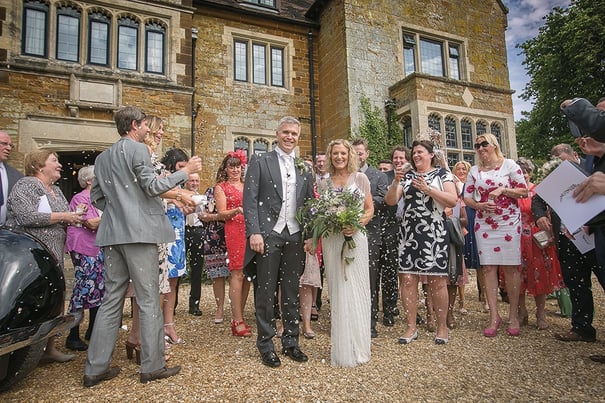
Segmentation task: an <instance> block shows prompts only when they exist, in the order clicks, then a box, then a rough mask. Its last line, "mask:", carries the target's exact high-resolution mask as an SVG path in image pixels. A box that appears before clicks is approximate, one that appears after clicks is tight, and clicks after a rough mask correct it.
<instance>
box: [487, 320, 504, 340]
mask: <svg viewBox="0 0 605 403" xmlns="http://www.w3.org/2000/svg"><path fill="white" fill-rule="evenodd" d="M500 323H502V318H501V317H500V316H498V319H496V327H495V328H491V327H486V328H485V329H483V335H484V336H485V337H496V334H497V333H498V328H499V327H500Z"/></svg>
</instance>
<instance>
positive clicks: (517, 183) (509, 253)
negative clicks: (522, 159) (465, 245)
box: [464, 159, 527, 266]
mask: <svg viewBox="0 0 605 403" xmlns="http://www.w3.org/2000/svg"><path fill="white" fill-rule="evenodd" d="M499 187H505V188H508V189H514V188H526V187H527V185H526V183H525V178H524V177H523V172H522V171H521V168H520V167H519V165H517V163H516V162H515V161H513V160H511V159H505V160H504V161H503V162H502V165H501V166H499V167H497V168H495V169H492V170H487V171H481V170H479V167H477V166H476V165H475V166H473V167H472V168H471V170H470V172H469V175H468V177H467V180H466V186H465V187H464V192H465V193H464V196H465V197H469V198H472V199H474V200H476V201H477V202H479V203H485V202H487V201H488V195H489V193H490V192H491V191H493V190H495V189H497V188H499ZM475 190H477V191H476V192H475ZM493 202H494V203H495V204H496V209H495V210H494V211H493V212H488V211H480V210H477V214H476V216H475V227H474V231H475V238H476V240H477V250H478V251H479V261H480V263H481V265H483V266H485V265H489V266H494V265H495V266H497V265H507V266H516V265H520V264H521V209H520V208H519V203H518V201H517V199H515V198H512V197H508V196H505V195H500V196H499V197H498V198H496V200H494V201H493Z"/></svg>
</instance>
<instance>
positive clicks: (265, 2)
mask: <svg viewBox="0 0 605 403" xmlns="http://www.w3.org/2000/svg"><path fill="white" fill-rule="evenodd" d="M244 1H245V2H246V3H252V4H259V5H261V6H269V7H273V8H275V0H244Z"/></svg>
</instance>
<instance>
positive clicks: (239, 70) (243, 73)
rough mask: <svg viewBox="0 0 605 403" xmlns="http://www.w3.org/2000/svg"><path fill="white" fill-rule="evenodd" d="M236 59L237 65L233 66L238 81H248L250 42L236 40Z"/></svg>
mask: <svg viewBox="0 0 605 403" xmlns="http://www.w3.org/2000/svg"><path fill="white" fill-rule="evenodd" d="M234 52H235V55H234V60H235V66H234V68H233V70H234V73H235V79H236V80H238V81H248V69H247V60H248V44H247V43H245V42H237V41H236V42H235V44H234Z"/></svg>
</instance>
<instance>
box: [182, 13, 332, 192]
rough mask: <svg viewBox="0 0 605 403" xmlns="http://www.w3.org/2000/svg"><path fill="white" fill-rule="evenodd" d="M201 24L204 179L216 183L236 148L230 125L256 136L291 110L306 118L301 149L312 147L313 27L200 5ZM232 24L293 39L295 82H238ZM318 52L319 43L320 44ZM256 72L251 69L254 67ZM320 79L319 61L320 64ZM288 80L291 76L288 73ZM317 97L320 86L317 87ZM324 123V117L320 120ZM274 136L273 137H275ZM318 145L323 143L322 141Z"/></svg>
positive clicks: (198, 59)
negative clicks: (310, 49)
mask: <svg viewBox="0 0 605 403" xmlns="http://www.w3.org/2000/svg"><path fill="white" fill-rule="evenodd" d="M193 26H194V27H198V29H199V34H198V38H199V39H198V42H197V49H196V52H197V53H196V102H199V103H200V105H201V108H200V110H199V115H198V117H197V122H196V128H197V134H196V135H197V139H196V144H197V147H198V148H197V149H198V150H200V154H201V155H203V157H204V164H203V165H204V172H203V175H202V185H200V187H201V188H204V189H205V187H204V186H209V185H212V184H214V177H215V174H216V170H217V169H218V167H219V165H220V163H221V161H222V159H223V157H224V156H225V153H226V152H227V151H230V150H232V149H233V144H232V143H230V142H228V141H226V138H228V134H229V131H230V130H242V131H243V132H246V133H249V136H248V137H250V138H254V137H255V136H254V132H255V131H258V132H262V133H263V134H268V133H271V134H273V133H274V132H275V129H276V127H277V122H278V120H279V119H280V118H281V117H283V116H286V115H291V116H294V117H296V118H298V119H299V120H301V123H302V129H301V138H300V141H299V148H300V149H299V151H300V154H301V155H304V154H308V153H310V150H311V127H310V113H311V112H310V100H309V63H308V46H307V34H308V31H307V29H306V28H304V27H298V26H288V25H284V24H279V25H276V24H274V23H269V22H267V21H262V20H257V19H255V18H254V17H246V18H245V19H243V18H240V17H239V16H238V15H235V14H234V13H225V12H219V11H213V10H208V9H202V8H200V9H199V10H198V13H196V15H195V16H194V19H193ZM226 29H227V30H234V29H235V30H243V31H245V32H252V33H254V34H255V35H258V37H259V38H263V35H271V36H275V37H279V38H284V39H286V40H290V41H292V44H293V48H294V52H293V54H292V70H291V71H289V72H288V75H291V85H292V87H291V88H290V87H289V86H288V87H287V88H275V87H271V86H265V85H256V84H251V83H241V82H235V81H234V79H233V73H232V71H233V69H232V52H233V50H232V37H231V36H230V35H229V34H228V33H226ZM315 50H316V52H317V49H315ZM250 74H251V73H250ZM315 74H316V80H318V76H317V74H318V72H317V67H316V68H315ZM286 80H287V79H286ZM315 95H316V97H319V91H318V90H317V89H316V93H315ZM318 124H319V122H318ZM273 139H274V137H272V138H271V139H270V141H272V140H273ZM318 149H320V148H319V147H318Z"/></svg>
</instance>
